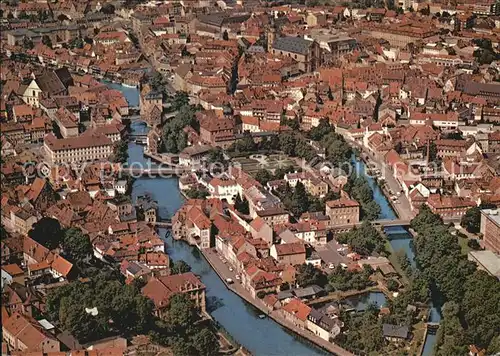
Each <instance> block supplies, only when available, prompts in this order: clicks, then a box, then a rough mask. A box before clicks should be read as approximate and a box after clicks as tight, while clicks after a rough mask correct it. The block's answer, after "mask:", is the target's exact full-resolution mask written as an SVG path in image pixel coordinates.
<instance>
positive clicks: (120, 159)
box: [112, 140, 128, 163]
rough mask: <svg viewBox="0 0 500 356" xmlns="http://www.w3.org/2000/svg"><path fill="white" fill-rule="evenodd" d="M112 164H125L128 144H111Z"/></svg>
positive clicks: (120, 142)
mask: <svg viewBox="0 0 500 356" xmlns="http://www.w3.org/2000/svg"><path fill="white" fill-rule="evenodd" d="M112 160H113V162H116V163H125V162H127V160H128V144H127V142H126V141H124V140H119V141H116V142H115V143H114V144H113V156H112Z"/></svg>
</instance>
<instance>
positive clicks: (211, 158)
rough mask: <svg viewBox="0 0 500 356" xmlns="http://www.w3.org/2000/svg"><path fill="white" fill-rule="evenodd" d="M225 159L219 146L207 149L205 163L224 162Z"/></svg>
mask: <svg viewBox="0 0 500 356" xmlns="http://www.w3.org/2000/svg"><path fill="white" fill-rule="evenodd" d="M225 162H226V159H225V157H224V151H222V149H221V148H220V147H217V148H212V149H211V150H210V151H208V155H207V163H209V164H220V163H222V164H225Z"/></svg>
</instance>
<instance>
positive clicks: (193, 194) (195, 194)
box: [184, 187, 210, 199]
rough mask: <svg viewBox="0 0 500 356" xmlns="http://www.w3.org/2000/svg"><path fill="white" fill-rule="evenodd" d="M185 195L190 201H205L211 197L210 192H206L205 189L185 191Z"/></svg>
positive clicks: (198, 188)
mask: <svg viewBox="0 0 500 356" xmlns="http://www.w3.org/2000/svg"><path fill="white" fill-rule="evenodd" d="M184 194H185V195H186V196H187V197H188V198H189V199H205V198H206V197H208V196H209V195H210V193H209V192H208V190H206V189H205V188H204V187H197V188H190V189H188V190H185V191H184Z"/></svg>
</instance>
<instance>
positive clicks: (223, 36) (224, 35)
mask: <svg viewBox="0 0 500 356" xmlns="http://www.w3.org/2000/svg"><path fill="white" fill-rule="evenodd" d="M222 39H223V40H224V41H228V40H229V34H228V33H227V30H224V33H223V34H222Z"/></svg>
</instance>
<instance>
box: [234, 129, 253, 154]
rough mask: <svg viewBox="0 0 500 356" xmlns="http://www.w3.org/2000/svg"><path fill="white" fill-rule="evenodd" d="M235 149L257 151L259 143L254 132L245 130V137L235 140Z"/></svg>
mask: <svg viewBox="0 0 500 356" xmlns="http://www.w3.org/2000/svg"><path fill="white" fill-rule="evenodd" d="M235 149H236V151H238V152H255V151H256V150H257V144H256V143H255V141H254V139H253V136H252V134H251V133H250V132H248V131H245V132H244V133H243V138H241V139H239V140H238V141H236V142H235Z"/></svg>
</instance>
